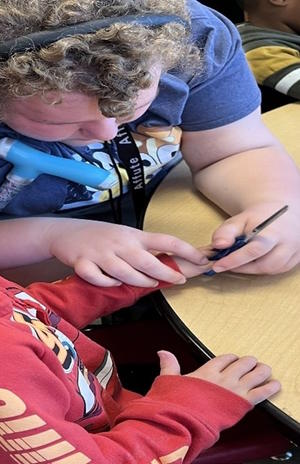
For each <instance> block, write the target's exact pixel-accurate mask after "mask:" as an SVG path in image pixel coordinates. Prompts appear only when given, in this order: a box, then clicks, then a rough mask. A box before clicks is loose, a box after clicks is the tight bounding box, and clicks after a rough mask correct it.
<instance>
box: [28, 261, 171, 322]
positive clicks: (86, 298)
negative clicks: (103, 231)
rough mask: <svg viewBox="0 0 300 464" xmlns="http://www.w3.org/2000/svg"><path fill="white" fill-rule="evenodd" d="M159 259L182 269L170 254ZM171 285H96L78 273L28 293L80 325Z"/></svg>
mask: <svg viewBox="0 0 300 464" xmlns="http://www.w3.org/2000/svg"><path fill="white" fill-rule="evenodd" d="M159 259H160V260H161V261H162V262H163V263H164V264H167V265H168V266H170V267H172V268H173V269H176V270H179V269H178V267H177V265H176V263H175V261H174V260H173V259H172V258H171V257H170V256H168V255H160V256H159ZM169 286H171V284H169V283H166V282H160V283H159V285H158V286H157V287H155V288H144V287H134V286H131V285H125V284H123V285H120V286H119V287H96V286H95V285H91V284H89V283H88V282H86V281H84V280H82V279H81V278H80V277H78V276H76V275H72V276H70V277H69V278H66V279H64V280H60V281H58V282H54V283H44V282H38V283H34V284H31V285H29V286H28V287H27V290H28V292H29V293H30V294H31V295H32V296H33V297H34V298H36V299H37V300H39V301H40V302H41V303H43V304H45V305H46V306H48V307H49V308H51V309H52V310H53V311H55V312H56V313H57V314H58V315H60V316H61V317H63V318H64V319H65V320H67V321H68V322H70V323H71V324H72V325H74V326H75V327H77V328H81V327H84V326H86V325H87V324H89V323H91V322H92V321H94V320H95V319H96V318H97V317H102V316H106V315H107V314H111V313H112V312H114V311H117V310H118V309H120V308H125V307H127V306H130V305H132V304H133V303H135V302H136V301H137V300H138V299H139V298H141V297H142V296H145V295H148V294H149V293H152V292H154V291H156V290H158V289H160V288H166V287H169Z"/></svg>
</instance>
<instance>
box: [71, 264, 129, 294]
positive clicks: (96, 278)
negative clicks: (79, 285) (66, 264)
mask: <svg viewBox="0 0 300 464" xmlns="http://www.w3.org/2000/svg"><path fill="white" fill-rule="evenodd" d="M74 271H75V273H76V274H77V275H78V276H79V277H81V279H83V280H86V281H87V282H89V283H90V284H92V285H97V286H99V287H116V286H119V285H121V284H122V282H120V281H119V280H117V279H113V278H111V277H109V276H106V275H104V274H103V273H102V272H101V269H100V268H99V267H98V266H97V265H96V264H95V263H93V262H92V261H89V260H88V259H84V258H80V259H78V260H77V261H76V263H75V264H74Z"/></svg>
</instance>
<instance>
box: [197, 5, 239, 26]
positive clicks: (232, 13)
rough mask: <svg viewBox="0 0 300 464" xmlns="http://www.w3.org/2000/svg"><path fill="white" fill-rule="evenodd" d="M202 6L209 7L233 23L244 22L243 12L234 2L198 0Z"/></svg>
mask: <svg viewBox="0 0 300 464" xmlns="http://www.w3.org/2000/svg"><path fill="white" fill-rule="evenodd" d="M199 1H200V3H203V5H206V6H209V7H210V8H213V9H214V10H216V11H219V12H220V13H222V14H223V15H224V16H226V17H227V18H229V19H230V20H231V21H232V22H233V23H235V24H237V23H241V22H243V21H244V12H243V10H241V8H240V7H239V6H238V5H237V3H236V2H235V1H234V0H229V1H224V0H199Z"/></svg>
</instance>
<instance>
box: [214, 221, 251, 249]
mask: <svg viewBox="0 0 300 464" xmlns="http://www.w3.org/2000/svg"><path fill="white" fill-rule="evenodd" d="M244 227H245V224H244V223H243V222H242V221H240V222H238V221H236V222H234V220H233V219H232V218H231V219H230V220H229V221H225V222H224V223H223V224H222V225H221V226H220V227H218V229H216V230H215V232H214V234H213V236H212V246H213V247H215V248H226V247H228V246H230V245H232V244H233V243H234V240H235V238H236V237H237V236H238V235H241V234H243V233H244Z"/></svg>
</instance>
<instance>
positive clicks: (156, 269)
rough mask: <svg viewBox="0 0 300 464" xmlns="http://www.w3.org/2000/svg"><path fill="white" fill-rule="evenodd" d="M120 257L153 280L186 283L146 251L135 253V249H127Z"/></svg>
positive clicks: (180, 275) (181, 276) (179, 275)
mask: <svg viewBox="0 0 300 464" xmlns="http://www.w3.org/2000/svg"><path fill="white" fill-rule="evenodd" d="M120 257H121V258H122V259H123V260H124V261H126V262H127V263H128V264H130V265H131V266H132V267H133V268H134V269H136V270H138V271H140V272H142V273H143V274H145V275H146V276H149V277H152V278H153V279H157V280H162V281H164V282H170V283H173V284H183V283H185V281H186V279H185V277H184V275H182V274H180V273H179V272H177V271H175V270H174V269H172V268H171V267H170V266H167V265H166V264H164V263H162V262H161V261H160V260H159V259H158V258H156V256H154V255H153V254H152V253H150V252H148V251H145V250H140V251H139V252H138V253H136V250H135V249H130V248H129V249H127V250H126V253H124V252H122V254H121V255H120Z"/></svg>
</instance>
